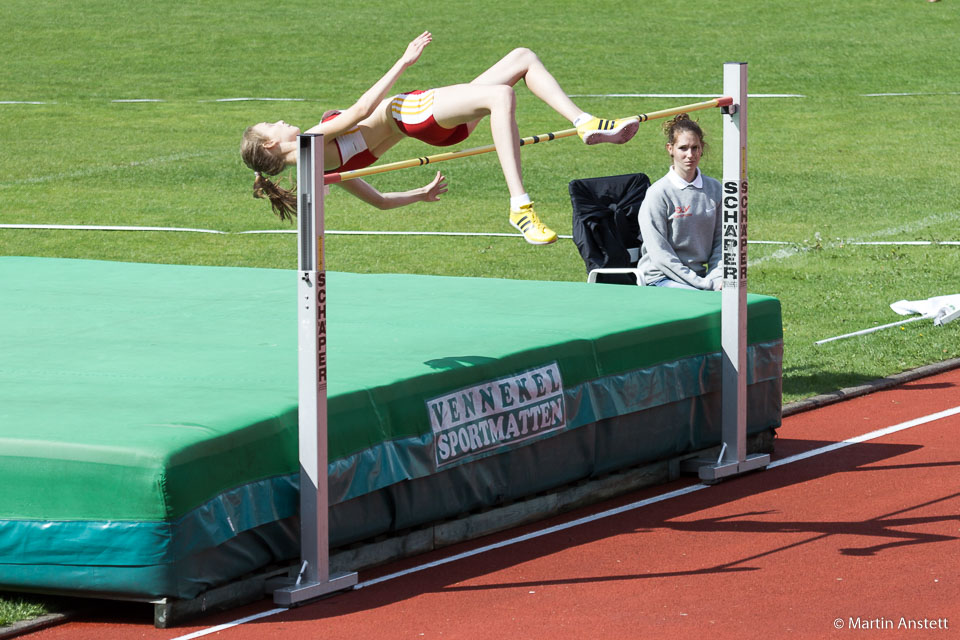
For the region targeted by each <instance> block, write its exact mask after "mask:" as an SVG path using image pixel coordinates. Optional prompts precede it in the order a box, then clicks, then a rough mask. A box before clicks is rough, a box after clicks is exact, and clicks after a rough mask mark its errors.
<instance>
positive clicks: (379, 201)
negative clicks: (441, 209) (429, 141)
mask: <svg viewBox="0 0 960 640" xmlns="http://www.w3.org/2000/svg"><path fill="white" fill-rule="evenodd" d="M339 184H340V186H341V187H343V188H344V189H346V190H347V191H348V192H350V193H351V194H353V195H355V196H356V197H358V198H360V199H361V200H363V201H364V202H366V203H367V204H371V205H373V206H375V207H376V208H378V209H396V208H397V207H403V206H405V205H408V204H413V203H414V202H436V201H437V200H439V199H440V195H441V194H444V193H446V192H447V179H446V178H445V177H444V175H443V174H442V173H440V172H439V171H437V175H436V176H435V177H434V179H433V180H431V181H430V183H429V184H427V185H424V186H422V187H420V188H419V189H411V190H410V191H391V192H388V193H381V192H380V191H378V190H377V189H376V188H374V187H373V186H372V185H371V184H370V183H368V182H364V181H363V180H360V179H359V178H355V179H353V180H346V181H344V182H341V183H339Z"/></svg>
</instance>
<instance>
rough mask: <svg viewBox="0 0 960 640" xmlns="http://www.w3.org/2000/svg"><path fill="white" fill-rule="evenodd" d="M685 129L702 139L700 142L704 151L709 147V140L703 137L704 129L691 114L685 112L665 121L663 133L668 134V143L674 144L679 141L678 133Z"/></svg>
mask: <svg viewBox="0 0 960 640" xmlns="http://www.w3.org/2000/svg"><path fill="white" fill-rule="evenodd" d="M683 131H689V132H690V133H692V134H694V135H695V136H697V137H698V138H699V139H700V144H701V145H702V146H703V149H704V151H706V148H707V141H706V140H704V139H703V129H701V128H700V125H699V124H698V123H697V122H696V121H695V120H691V119H690V116H688V115H687V114H685V113H678V114H677V115H676V116H674V117H673V118H671V119H670V120H667V121H666V122H664V123H663V134H664V135H665V136H667V143H668V144H674V143H675V142H676V141H677V135H679V134H680V133H681V132H683Z"/></svg>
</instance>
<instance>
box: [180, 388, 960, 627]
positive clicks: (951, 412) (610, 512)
mask: <svg viewBox="0 0 960 640" xmlns="http://www.w3.org/2000/svg"><path fill="white" fill-rule="evenodd" d="M958 414H960V406H956V407H953V408H951V409H946V410H944V411H940V412H938V413H931V414H930V415H926V416H923V417H920V418H915V419H913V420H908V421H906V422H901V423H900V424H895V425H893V426H890V427H885V428H883V429H877V430H876V431H871V432H869V433H865V434H863V435H859V436H854V437H853V438H848V439H846V440H843V441H841V442H835V443H833V444H828V445H826V446H823V447H820V448H818V449H812V450H810V451H805V452H803V453H798V454H796V455H793V456H789V457H787V458H783V459H782V460H776V461H774V462H771V463H770V465H769V466H768V467H767V469H773V468H776V467H782V466H784V465H788V464H792V463H794V462H800V461H801V460H807V459H808V458H813V457H815V456H820V455H823V454H825V453H831V452H833V451H837V450H838V449H843V448H844V447H849V446H850V445H854V444H860V443H862V442H868V441H870V440H875V439H877V438H882V437H884V436H888V435H890V434H892V433H897V432H899V431H906V430H907V429H912V428H913V427H917V426H920V425H923V424H928V423H930V422H934V421H936V420H942V419H943V418H949V417H950V416H955V415H958ZM711 486H713V487H716V486H722V484H721V485H708V484H702V483H701V484H694V485H690V486H688V487H684V488H682V489H677V490H675V491H670V492H667V493H662V494H660V495H658V496H654V497H652V498H647V499H645V500H639V501H637V502H633V503H630V504H627V505H623V506H621V507H616V508H614V509H607V510H606V511H601V512H600V513H595V514H593V515H590V516H586V517H583V518H578V519H576V520H571V521H570V522H565V523H563V524H558V525H555V526H553V527H548V528H546V529H541V530H539V531H533V532H531V533H527V534H524V535H522V536H517V537H515V538H509V539H507V540H502V541H500V542H495V543H493V544H488V545H485V546H483V547H478V548H476V549H472V550H470V551H464V552H463V553H458V554H456V555H453V556H449V557H447V558H443V559H440V560H435V561H433V562H428V563H426V564H422V565H419V566H416V567H411V568H409V569H404V570H403V571H397V572H395V573H390V574H387V575H384V576H380V577H379V578H373V579H371V580H366V581H364V582H361V583H359V584H357V585H356V586H354V587H353V589H363V588H364V587H371V586H373V585H376V584H380V583H381V582H387V581H389V580H394V579H396V578H402V577H404V576H408V575H411V574H413V573H418V572H420V571H425V570H427V569H433V568H435V567H439V566H442V565H445V564H450V563H452V562H457V561H458V560H463V559H465V558H470V557H472V556H476V555H480V554H481V553H486V552H487V551H493V550H496V549H502V548H504V547H509V546H511V545H514V544H518V543H521V542H526V541H528V540H533V539H535V538H540V537H542V536H546V535H550V534H552V533H557V532H559V531H565V530H567V529H572V528H574V527H579V526H581V525H584V524H589V523H591V522H596V521H597V520H603V519H604V518H609V517H611V516H616V515H620V514H621V513H626V512H628V511H633V510H635V509H640V508H642V507H647V506H649V505H652V504H656V503H658V502H664V501H666V500H670V499H673V498H679V497H681V496H685V495H687V494H690V493H694V492H696V491H700V490H702V489H708V488H710V487H711ZM284 611H289V609H287V608H277V609H270V610H269V611H264V612H262V613H257V614H254V615H251V616H247V617H245V618H240V619H238V620H234V621H233V622H227V623H224V624H220V625H217V626H215V627H210V628H209V629H201V630H200V631H194V632H193V633H188V634H187V635H184V636H178V637H176V638H173V640H193V638H201V637H203V636H206V635H210V634H212V633H218V632H220V631H224V630H226V629H230V628H232V627H236V626H239V625H241V624H245V623H247V622H252V621H254V620H260V619H263V618H268V617H270V616H273V615H276V614H278V613H283V612H284Z"/></svg>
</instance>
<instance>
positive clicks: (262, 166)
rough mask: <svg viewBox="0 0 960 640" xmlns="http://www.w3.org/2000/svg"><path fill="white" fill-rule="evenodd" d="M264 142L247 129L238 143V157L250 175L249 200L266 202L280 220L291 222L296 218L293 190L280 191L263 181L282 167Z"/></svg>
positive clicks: (276, 155) (277, 186)
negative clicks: (251, 180) (261, 199)
mask: <svg viewBox="0 0 960 640" xmlns="http://www.w3.org/2000/svg"><path fill="white" fill-rule="evenodd" d="M265 142H267V139H266V138H264V137H263V136H262V135H260V134H259V133H257V132H256V131H254V128H253V127H247V130H246V131H244V132H243V139H242V141H241V142H240V157H241V158H243V162H244V164H246V165H247V166H248V167H250V168H251V169H253V172H254V179H253V197H254V198H267V199H269V200H270V207H271V208H272V209H273V212H274V213H275V214H277V216H278V217H279V218H280V219H281V220H284V221H286V220H293V218H294V217H296V215H297V194H296V187H294V188H293V189H284V188H283V187H281V186H280V185H279V184H277V183H276V182H274V181H272V180H270V179H269V178H267V177H266V176H267V175H271V176H275V175H277V174H278V173H280V172H281V171H283V169H284V168H285V167H286V164H285V163H284V161H283V157H282V156H280V155H279V154H275V153H271V152H270V150H269V149H267V148H266V147H265V146H264V143H265Z"/></svg>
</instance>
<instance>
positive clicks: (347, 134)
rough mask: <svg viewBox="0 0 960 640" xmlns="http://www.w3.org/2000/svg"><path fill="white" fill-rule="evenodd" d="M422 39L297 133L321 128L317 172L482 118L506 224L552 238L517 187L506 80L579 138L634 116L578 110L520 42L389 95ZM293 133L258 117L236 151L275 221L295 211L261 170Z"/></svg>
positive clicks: (395, 197)
mask: <svg viewBox="0 0 960 640" xmlns="http://www.w3.org/2000/svg"><path fill="white" fill-rule="evenodd" d="M431 40H432V36H431V34H430V33H429V32H424V33H422V34H421V35H419V36H417V37H416V38H415V39H414V40H413V41H412V42H411V43H410V44H409V45H408V46H407V49H406V51H405V52H404V54H403V56H401V57H400V59H399V60H398V61H397V62H396V64H394V65H393V67H391V68H390V70H389V71H388V72H387V73H386V74H385V75H384V76H383V77H382V78H380V80H378V81H377V82H376V83H375V84H374V85H373V86H372V87H370V89H368V90H367V91H366V92H365V93H364V94H363V95H362V96H361V97H360V99H359V100H357V102H356V103H354V104H353V105H352V106H350V107H349V108H347V109H345V110H343V111H331V112H327V113H326V114H324V117H323V118H322V121H321V122H320V123H319V124H317V125H316V126H314V127H311V128H310V129H308V130H307V133H320V134H323V135H324V136H325V141H326V142H327V143H330V144H326V145H324V146H325V151H324V154H325V157H324V171H326V172H331V171H349V170H353V169H360V168H363V167H367V166H370V165H371V164H373V163H374V162H376V161H377V159H379V158H380V157H381V156H382V155H383V154H384V153H386V152H387V150H388V149H390V148H391V147H393V146H394V145H395V144H397V143H398V142H400V141H401V140H403V139H404V138H405V137H412V138H416V139H418V140H422V141H424V142H426V143H428V144H431V145H434V146H448V145H453V144H457V143H459V142H461V141H463V140H465V139H466V138H467V136H469V135H470V133H471V132H472V131H473V130H474V128H476V126H477V124H479V122H480V120H481V119H482V118H483V117H485V116H490V129H491V132H492V133H493V143H494V146H495V147H496V151H497V156H498V158H499V161H500V167H501V170H502V171H503V176H504V178H505V179H506V182H507V189H508V190H509V192H510V214H509V220H510V224H512V225H513V226H514V227H516V228H517V229H518V230H520V232H521V233H523V236H524V238H526V240H527V242H529V243H531V244H550V243H551V242H555V241H556V239H557V234H556V233H554V232H553V231H551V230H550V229H549V228H548V227H547V226H546V225H544V224H543V223H542V222H541V221H540V218H539V217H538V216H537V213H536V211H534V209H533V203H532V202H531V200H530V197H529V195H528V194H527V191H526V189H525V188H524V186H523V180H522V177H521V173H520V134H519V132H518V129H517V121H516V113H515V112H516V96H515V95H514V90H513V87H514V85H515V84H517V83H518V82H519V81H520V80H521V79H522V80H524V81H525V83H526V85H527V87H528V88H529V89H530V90H531V91H532V92H533V94H534V95H536V96H537V97H538V98H540V99H541V100H543V101H544V102H545V103H546V104H547V105H549V106H550V107H552V108H553V109H554V110H555V111H557V113H559V114H560V115H562V116H564V117H565V118H567V119H569V120H570V121H571V122H572V123H573V125H574V126H575V127H577V133H578V134H579V135H580V138H581V139H582V140H583V141H584V142H585V143H586V144H596V143H598V142H614V143H618V144H620V143H624V142H627V141H628V140H630V138H632V137H633V135H634V134H635V133H636V132H637V129H638V128H639V126H640V121H639V119H638V118H636V117H633V118H626V119H621V120H601V119H599V118H594V117H593V116H592V115H590V114H587V113H584V112H583V111H581V110H580V109H579V108H578V107H577V106H576V105H575V104H574V103H573V101H571V100H570V98H569V97H567V95H566V94H565V93H564V92H563V90H562V89H561V88H560V85H559V84H558V83H557V81H556V79H554V77H553V76H552V75H551V74H550V72H549V71H547V69H546V67H544V66H543V63H542V62H540V59H539V58H538V57H537V55H536V54H534V53H533V52H532V51H530V50H529V49H522V48H521V49H514V50H513V51H511V52H510V53H509V54H507V55H506V56H505V57H504V58H502V59H501V60H500V61H499V62H497V63H496V64H494V65H493V66H492V67H490V68H489V69H487V70H486V71H484V72H483V73H482V74H480V75H479V76H477V77H476V78H475V79H474V80H473V81H471V82H470V83H467V84H457V85H453V86H447V87H440V88H435V89H430V90H427V91H409V92H407V93H401V94H399V95H393V96H390V93H389V92H390V89H391V88H392V87H393V85H394V83H395V82H396V80H397V79H398V78H399V77H400V75H401V74H402V73H403V71H404V70H405V69H406V68H407V67H409V66H410V65H412V64H413V63H414V62H416V61H417V60H418V59H419V57H420V54H421V53H422V52H423V49H424V48H425V47H426V46H427V44H429V43H430V41H431ZM299 133H300V129H298V128H297V127H295V126H292V125H289V124H287V123H286V122H284V121H283V120H279V121H277V122H274V123H266V122H261V123H259V124H256V125H254V126H252V127H249V128H248V129H247V130H246V131H245V132H244V134H243V142H242V145H241V148H240V153H241V155H242V156H243V160H244V162H245V163H246V164H247V166H248V167H250V168H251V169H253V170H254V172H255V174H256V177H255V181H254V196H255V197H265V196H266V197H268V198H269V199H270V202H271V205H272V207H273V210H274V211H275V212H276V213H277V215H279V216H280V218H281V219H288V218H290V217H291V216H292V215H293V214H295V213H296V197H295V196H294V195H293V194H292V193H291V192H290V191H287V190H285V189H281V188H280V187H279V186H277V185H276V184H275V183H273V182H272V181H270V180H269V179H267V178H266V177H264V175H265V174H266V175H271V176H272V175H276V174H278V173H280V172H281V171H283V169H284V168H286V167H288V166H290V165H293V164H296V162H297V144H296V139H297V135H298V134H299ZM339 184H340V186H342V187H343V188H344V189H346V190H347V191H349V192H350V193H352V194H353V195H355V196H356V197H358V198H360V199H361V200H363V201H364V202H367V203H369V204H372V205H373V206H375V207H378V208H381V209H389V208H393V207H398V206H403V205H406V204H410V203H412V202H423V201H426V202H433V201H436V200H437V199H438V197H439V195H440V194H441V193H443V192H445V191H446V185H445V183H444V180H443V176H442V175H441V174H440V173H439V172H438V173H437V175H436V177H435V178H434V180H433V181H431V182H430V183H429V184H428V185H426V186H424V187H421V188H420V189H414V190H412V191H405V192H397V193H381V192H379V191H378V190H377V189H375V188H374V187H373V186H371V185H370V184H368V183H367V182H365V181H363V180H360V179H353V180H346V181H344V182H342V183H339Z"/></svg>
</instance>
